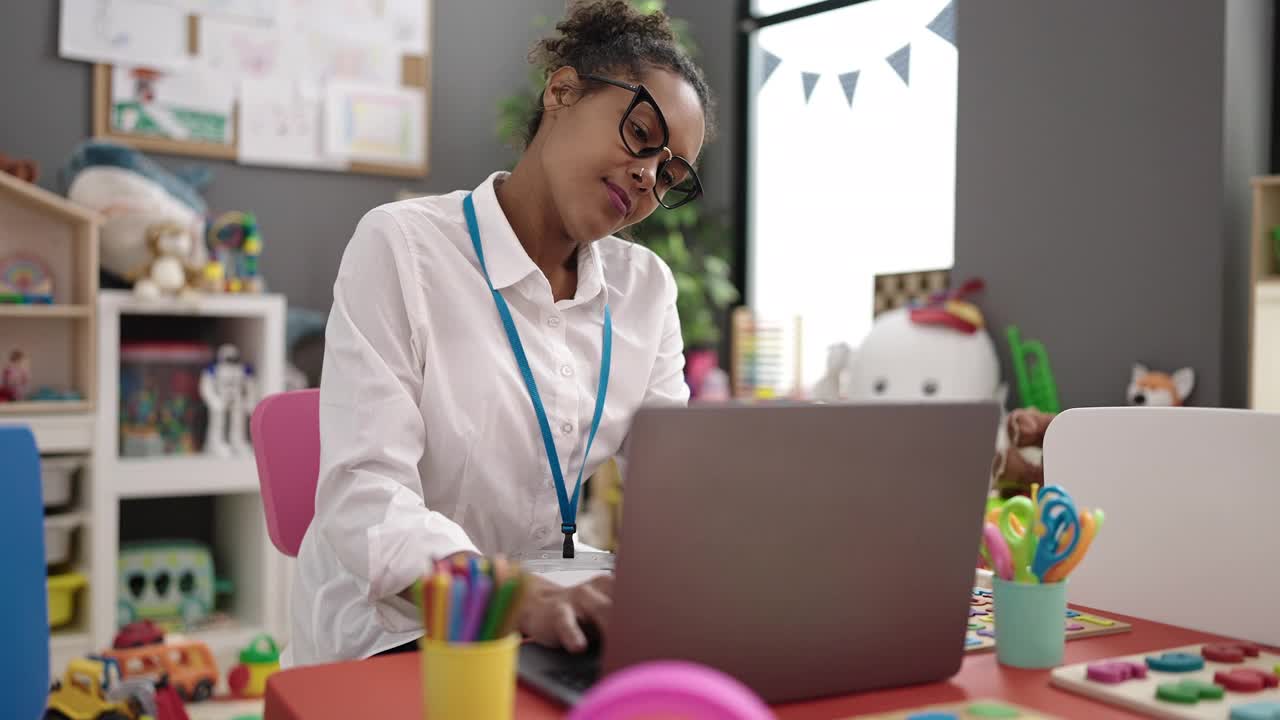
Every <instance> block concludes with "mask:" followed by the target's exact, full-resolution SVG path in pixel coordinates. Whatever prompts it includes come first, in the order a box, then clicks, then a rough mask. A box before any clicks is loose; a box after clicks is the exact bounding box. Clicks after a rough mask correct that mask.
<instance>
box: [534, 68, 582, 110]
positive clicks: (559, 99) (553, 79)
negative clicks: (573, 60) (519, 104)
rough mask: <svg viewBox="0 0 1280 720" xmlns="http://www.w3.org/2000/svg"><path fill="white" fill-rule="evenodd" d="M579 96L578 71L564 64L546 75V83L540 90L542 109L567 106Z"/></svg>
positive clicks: (580, 89) (580, 92)
mask: <svg viewBox="0 0 1280 720" xmlns="http://www.w3.org/2000/svg"><path fill="white" fill-rule="evenodd" d="M581 96H582V87H581V84H580V80H579V79H578V71H577V70H574V69H573V68H572V67H569V66H567V65H566V66H565V67H562V68H560V69H559V70H556V71H555V72H553V73H551V75H550V76H548V77H547V85H546V87H544V88H543V90H542V107H543V109H544V110H557V109H559V108H562V107H568V106H570V105H572V104H574V103H575V102H577V101H578V98H579V97H581Z"/></svg>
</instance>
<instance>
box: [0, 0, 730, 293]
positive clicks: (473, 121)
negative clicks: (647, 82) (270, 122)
mask: <svg viewBox="0 0 1280 720" xmlns="http://www.w3.org/2000/svg"><path fill="white" fill-rule="evenodd" d="M58 7H59V3H58V2H56V1H54V0H41V1H38V2H29V1H18V0H6V1H5V2H4V3H3V9H0V68H4V69H3V70H0V97H5V98H9V99H10V100H11V102H9V103H6V107H5V112H4V116H3V118H0V152H6V153H8V154H11V155H18V156H21V157H30V158H34V159H35V160H37V161H38V162H39V163H40V166H41V170H42V177H41V180H40V184H41V185H44V186H45V187H50V188H52V187H53V183H54V177H55V174H56V170H57V168H58V167H59V166H60V165H61V164H62V163H63V162H64V161H65V160H66V158H67V156H68V154H69V153H70V152H71V150H72V148H73V147H74V146H75V145H76V144H77V143H79V142H80V141H81V140H83V139H84V138H85V137H87V136H88V135H89V132H90V123H89V109H90V67H89V66H88V65H86V64H83V63H78V62H71V61H66V60H62V59H60V58H58V55H57V47H58V43H57V17H58ZM563 8H564V0H518V2H517V1H516V0H465V1H464V0H436V3H435V29H434V38H433V42H434V48H435V59H434V62H435V65H434V68H433V77H432V82H433V88H432V109H431V119H430V122H431V172H430V175H429V176H428V177H427V178H426V179H425V180H420V181H405V180H396V179H387V178H374V177H365V176H358V175H346V174H336V173H321V172H309V171H298V170H284V169H273V168H260V167H242V166H238V165H236V164H234V163H227V162H211V163H209V165H210V167H212V169H213V170H214V180H213V183H212V184H211V185H210V186H209V188H208V189H207V190H206V192H205V197H206V199H207V200H208V203H209V206H210V209H211V210H213V211H221V210H228V209H235V210H253V211H254V212H256V213H257V215H258V218H259V222H260V224H261V227H262V232H263V238H264V242H265V248H264V257H263V271H264V273H265V275H266V278H267V281H268V283H269V284H270V286H271V288H272V289H273V290H275V291H278V292H283V293H285V294H286V295H287V296H288V298H289V301H290V303H292V304H298V305H302V306H306V307H313V308H317V309H327V308H328V307H329V303H330V301H331V299H332V285H333V278H334V276H335V274H336V272H337V267H338V262H339V260H340V258H341V253H342V249H343V248H344V247H345V245H346V242H347V240H348V238H349V237H350V233H351V230H352V229H353V228H354V226H355V223H356V221H357V220H358V219H359V218H360V216H361V215H362V214H363V213H364V212H365V211H367V210H368V209H369V208H372V207H374V206H376V205H378V204H381V203H383V202H387V201H389V200H392V199H394V196H395V193H396V192H397V191H398V190H400V189H411V190H418V191H429V192H447V191H450V190H454V189H458V188H469V187H473V186H475V185H477V184H478V183H479V182H480V181H481V180H483V179H484V178H485V177H486V176H487V175H488V174H489V173H490V172H492V171H493V170H497V169H501V168H503V167H506V166H507V164H508V162H509V161H510V159H511V158H512V157H513V156H512V154H511V153H510V152H509V151H508V150H506V149H505V148H503V147H502V146H501V145H500V144H499V143H498V141H497V140H496V136H495V133H494V128H495V125H496V109H497V102H498V100H499V99H500V98H501V97H503V96H505V95H507V94H509V93H511V92H512V91H514V90H515V89H517V88H521V87H523V86H524V83H525V82H526V78H527V76H528V65H527V62H526V55H527V52H528V49H529V46H530V44H531V43H532V42H533V41H534V40H535V39H536V37H537V34H538V33H537V32H536V31H535V30H534V29H533V28H532V25H531V21H532V19H533V18H534V17H535V16H537V15H539V14H541V15H547V16H550V17H552V18H559V17H560V15H561V13H562V12H563ZM671 9H672V11H673V13H677V14H681V15H685V16H687V17H688V18H689V20H690V21H691V23H692V24H693V26H694V32H695V34H697V35H698V38H697V39H698V41H699V43H700V44H701V45H702V46H703V48H704V53H705V58H706V61H707V64H708V70H709V75H711V77H712V83H713V85H716V86H719V87H720V88H730V89H731V88H732V74H731V70H732V68H731V66H730V63H731V62H732V55H731V52H730V50H731V48H732V21H733V4H732V3H729V2H720V1H717V2H712V3H708V2H695V1H694V0H682V1H680V2H672V3H671ZM725 105H726V107H732V103H731V102H730V101H729V100H728V99H727V98H726V100H725ZM726 129H730V126H728V125H727V126H726ZM726 139H727V137H726ZM722 144H723V145H724V146H725V147H726V148H728V147H730V146H731V143H729V142H725V143H722ZM153 157H155V159H157V160H159V161H160V162H161V163H162V164H164V165H167V166H170V167H177V166H181V165H185V164H190V163H194V162H204V161H197V160H195V159H193V158H169V157H165V156H160V155H153ZM728 161H729V159H728V157H727V153H725V152H718V153H717V156H716V157H715V159H713V160H712V167H710V168H709V169H708V171H707V180H708V185H709V195H710V200H711V201H712V202H715V203H722V204H723V205H722V206H725V207H727V204H728V202H729V200H730V198H728V193H727V192H726V191H725V190H724V189H723V188H726V187H728V184H727V180H728V177H729V170H728V169H727V163H728Z"/></svg>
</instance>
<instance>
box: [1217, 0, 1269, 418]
mask: <svg viewBox="0 0 1280 720" xmlns="http://www.w3.org/2000/svg"><path fill="white" fill-rule="evenodd" d="M1274 13H1275V4H1274V2H1273V1H1272V0H1227V15H1226V46H1227V47H1226V51H1227V55H1226V62H1225V69H1224V78H1225V83H1226V101H1225V104H1224V112H1223V147H1224V151H1225V155H1224V157H1223V166H1224V168H1225V170H1226V172H1225V175H1224V178H1223V179H1224V188H1223V190H1224V198H1225V202H1226V210H1227V216H1226V234H1225V239H1224V245H1223V248H1224V257H1223V260H1224V262H1223V267H1222V269H1223V277H1222V281H1223V291H1224V296H1223V303H1222V348H1223V354H1222V372H1223V377H1222V404H1223V405H1226V406H1229V407H1246V406H1247V405H1248V402H1249V398H1248V386H1249V383H1248V373H1249V358H1248V344H1249V327H1248V325H1249V320H1248V318H1249V302H1250V298H1249V292H1250V290H1249V261H1250V257H1249V254H1250V248H1249V240H1250V238H1249V232H1250V229H1251V228H1250V221H1251V214H1252V210H1251V202H1252V189H1251V188H1250V186H1249V178H1250V177H1253V176H1256V175H1265V174H1267V172H1268V166H1267V158H1268V157H1269V153H1270V150H1271V93H1272V87H1271V83H1272V74H1273V68H1272V54H1271V52H1272V42H1273V38H1272V33H1273V28H1274V27H1275V26H1274V18H1273V16H1274Z"/></svg>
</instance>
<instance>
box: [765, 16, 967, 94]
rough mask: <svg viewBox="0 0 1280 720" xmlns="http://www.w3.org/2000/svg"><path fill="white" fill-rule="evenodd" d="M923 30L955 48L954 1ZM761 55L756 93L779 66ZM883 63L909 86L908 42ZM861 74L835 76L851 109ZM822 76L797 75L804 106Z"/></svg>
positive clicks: (773, 57) (773, 58) (769, 56)
mask: <svg viewBox="0 0 1280 720" xmlns="http://www.w3.org/2000/svg"><path fill="white" fill-rule="evenodd" d="M926 27H927V28H928V30H929V31H930V32H932V33H934V34H935V35H937V36H938V37H940V38H942V39H943V40H945V41H947V42H948V43H950V44H951V45H953V46H954V45H955V44H956V7H955V0H951V2H948V3H947V4H946V6H945V7H943V8H942V10H940V11H939V12H938V14H937V15H936V16H934V18H933V19H932V20H930V21H929V23H928V25H926ZM761 52H762V53H763V54H764V68H763V72H762V73H761V77H760V83H759V87H757V88H756V89H757V91H758V90H759V89H760V88H762V87H764V84H765V83H767V82H768V81H769V78H770V77H771V76H772V75H773V73H774V71H775V70H777V69H778V66H779V65H781V64H782V58H780V57H778V56H777V55H774V54H773V53H771V52H769V51H768V50H763V49H762V50H761ZM884 61H885V63H887V64H888V65H889V67H890V68H892V69H893V71H894V72H895V73H897V75H898V77H900V78H902V83H903V84H904V85H907V86H910V85H911V43H907V44H906V45H903V46H902V47H901V48H899V49H897V50H895V51H893V52H892V53H890V54H889V55H888V56H887V57H885V58H884ZM861 73H862V69H857V70H850V71H848V72H843V73H838V74H837V75H836V77H837V79H839V81H840V88H841V89H842V90H843V91H844V97H845V100H847V101H848V103H849V107H850V108H852V107H853V96H854V92H855V91H856V90H857V88H858V79H859V76H860V75H861ZM821 77H822V73H817V72H808V71H803V70H802V71H801V72H800V81H801V85H802V87H803V89H804V101H805V104H806V105H807V104H808V103H809V99H810V98H811V97H813V90H814V88H815V87H816V86H817V84H818V80H819V78H821Z"/></svg>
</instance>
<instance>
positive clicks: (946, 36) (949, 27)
mask: <svg viewBox="0 0 1280 720" xmlns="http://www.w3.org/2000/svg"><path fill="white" fill-rule="evenodd" d="M929 29H930V30H932V31H934V32H935V33H937V34H938V37H940V38H942V39H943V40H946V41H947V42H949V43H951V44H952V45H955V44H956V3H955V0H952V1H951V2H949V3H947V6H946V7H944V8H942V12H940V13H938V16H937V17H935V18H934V19H933V22H931V23H929Z"/></svg>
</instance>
